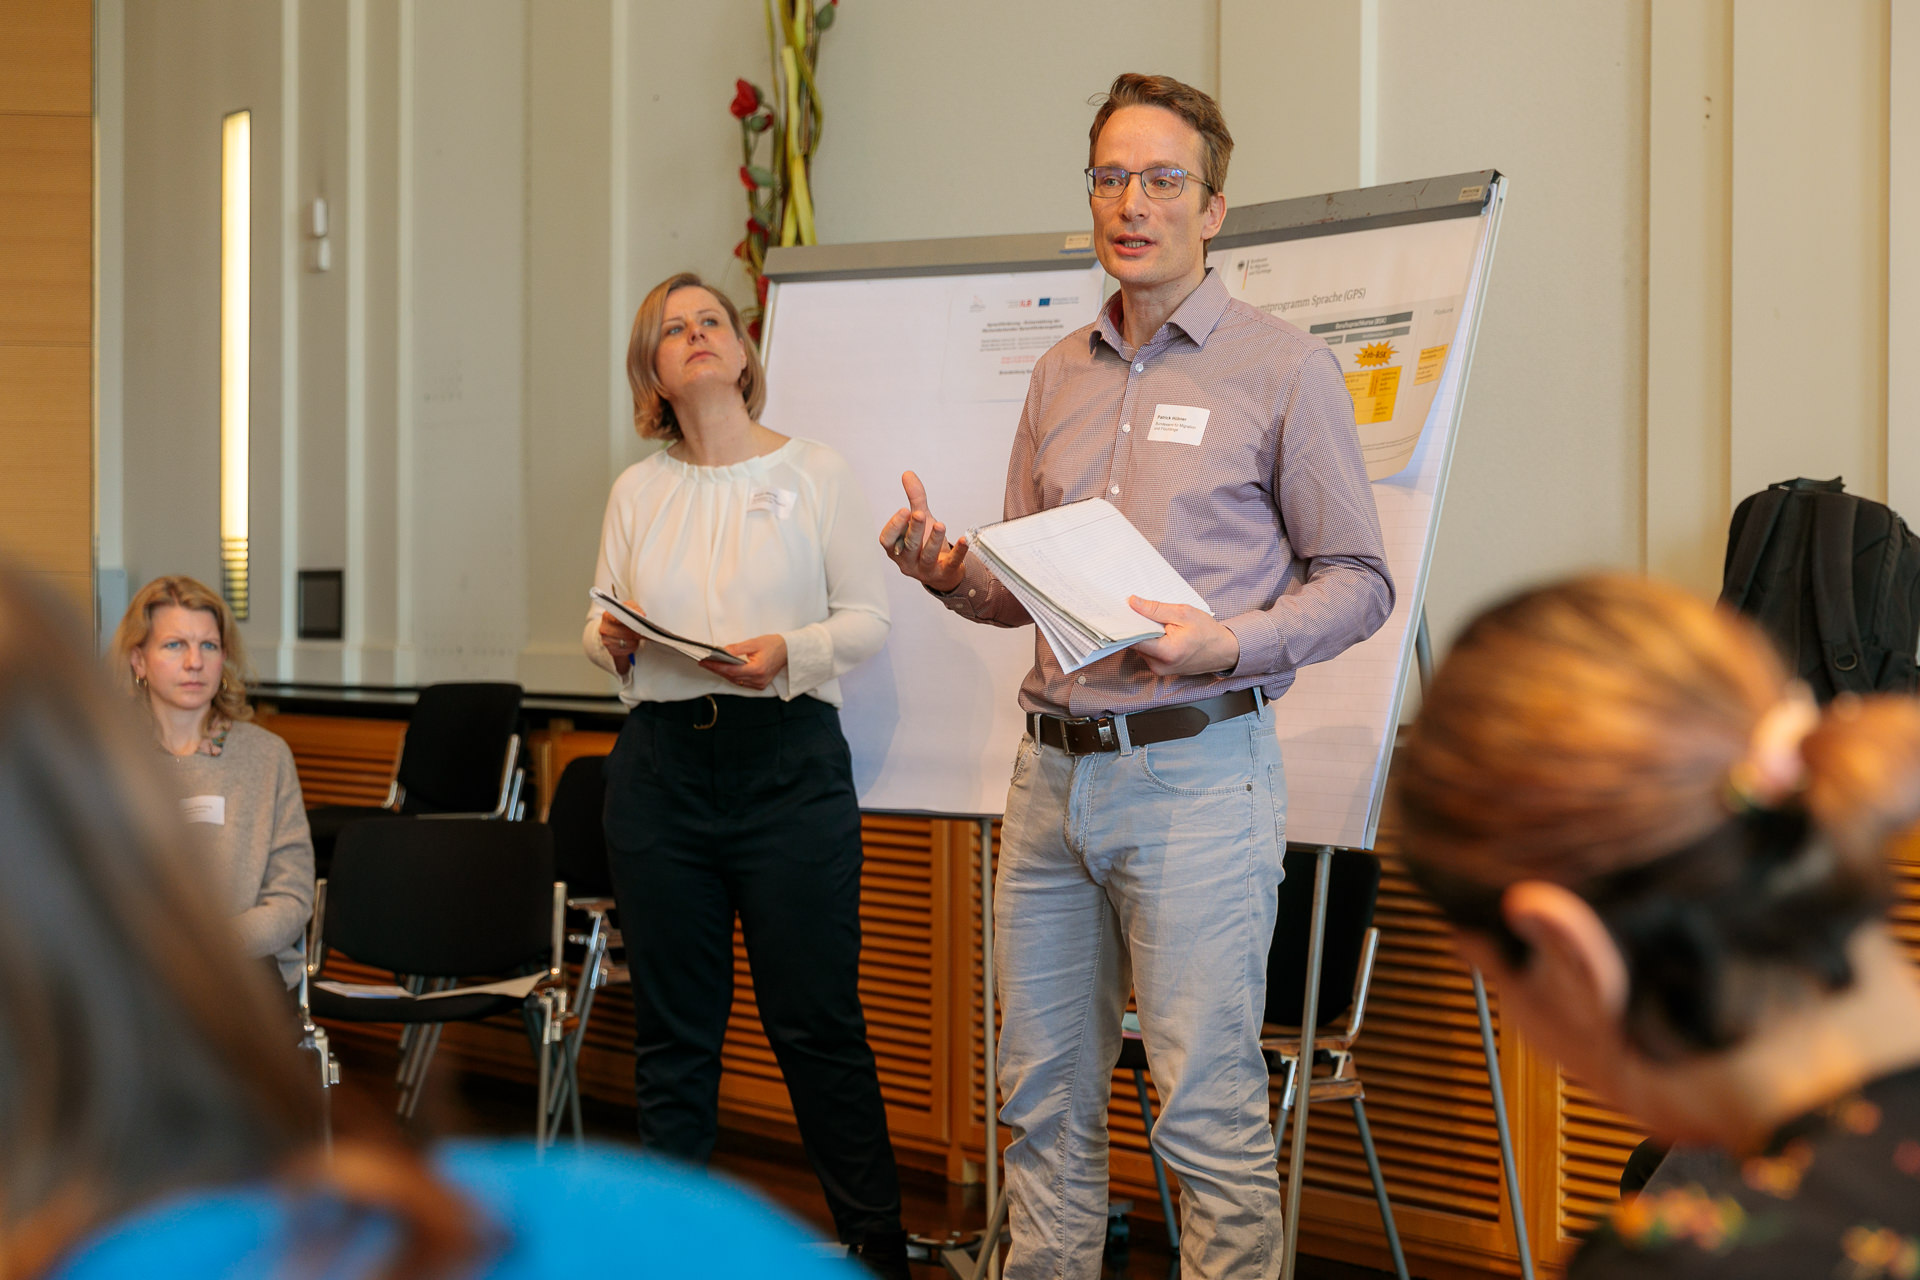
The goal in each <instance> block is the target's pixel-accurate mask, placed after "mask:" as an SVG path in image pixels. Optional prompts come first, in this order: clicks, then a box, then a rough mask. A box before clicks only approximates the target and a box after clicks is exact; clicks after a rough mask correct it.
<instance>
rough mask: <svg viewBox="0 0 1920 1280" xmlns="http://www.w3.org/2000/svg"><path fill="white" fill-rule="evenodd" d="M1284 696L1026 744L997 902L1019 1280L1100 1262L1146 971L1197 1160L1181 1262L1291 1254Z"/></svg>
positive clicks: (1171, 1117)
mask: <svg viewBox="0 0 1920 1280" xmlns="http://www.w3.org/2000/svg"><path fill="white" fill-rule="evenodd" d="M1272 716H1273V710H1272V708H1271V707H1268V708H1265V709H1263V710H1262V711H1261V712H1260V713H1259V714H1258V715H1247V716H1242V717H1240V718H1238V719H1235V720H1227V721H1223V722H1221V723H1219V724H1215V725H1211V726H1209V727H1208V728H1207V729H1206V730H1205V731H1204V732H1202V733H1201V734H1200V735H1199V736H1198V737H1194V738H1188V739H1185V740H1183V741H1179V742H1164V743H1153V744H1150V745H1147V746H1143V747H1134V748H1132V749H1130V750H1128V751H1125V752H1122V753H1105V754H1100V755H1089V756H1077V757H1076V756H1069V755H1067V754H1066V753H1065V752H1063V751H1059V750H1057V749H1055V748H1053V747H1039V746H1036V745H1035V744H1034V742H1033V740H1032V739H1031V738H1027V739H1025V740H1023V741H1022V742H1021V744H1020V753H1019V756H1018V757H1017V758H1016V760H1015V763H1014V771H1013V783H1012V786H1011V788H1010V789H1009V791H1008V795H1007V811H1006V821H1005V824H1004V826H1003V828H1002V836H1001V847H1000V868H999V873H998V877H997V879H996V882H995V889H994V909H993V919H994V931H995V932H994V952H993V955H994V965H995V969H996V975H997V979H996V985H997V987H998V992H999V998H1000V1007H1001V1010H1002V1015H1003V1019H1004V1021H1003V1026H1002V1031H1001V1040H1000V1055H999V1071H1000V1083H1001V1087H1002V1089H1003V1090H1004V1091H1005V1092H1004V1097H1005V1099H1006V1101H1005V1103H1004V1104H1003V1105H1002V1106H1001V1108H1000V1118H1001V1119H1002V1120H1003V1121H1004V1122H1005V1123H1006V1124H1007V1125H1008V1126H1009V1127H1010V1128H1011V1130H1012V1133H1013V1140H1012V1144H1011V1145H1010V1146H1009V1147H1008V1148H1007V1153H1006V1164H1007V1193H1008V1212H1009V1214H1010V1224H1011V1235H1012V1252H1011V1253H1010V1254H1009V1255H1008V1258H1007V1266H1006V1276H1007V1280H1040V1278H1042V1277H1046V1278H1047V1280H1056V1278H1057V1280H1065V1278H1067V1277H1086V1280H1095V1278H1096V1277H1098V1276H1099V1274H1100V1257H1101V1250H1102V1246H1103V1244H1104V1242H1105V1237H1106V1220H1107V1215H1106V1206H1107V1176H1108V1175H1107V1097H1108V1093H1109V1092H1110V1089H1111V1085H1112V1079H1113V1065H1114V1061H1115V1059H1116V1058H1117V1057H1118V1056H1119V1053H1120V1019H1121V1015H1122V1013H1123V1012H1124V1011H1125V1007H1126V1001H1127V992H1128V990H1129V988H1131V989H1132V990H1133V991H1134V992H1135V993H1136V994H1137V996H1138V1004H1139V1013H1140V1029H1141V1032H1142V1035H1143V1038H1144V1040H1145V1042H1146V1050H1147V1058H1148V1060H1149V1062H1150V1064H1151V1070H1152V1074H1153V1081H1154V1084H1155V1086H1156V1087H1157V1088H1158V1090H1159V1093H1160V1111H1159V1114H1158V1116H1157V1118H1156V1120H1155V1122H1154V1127H1153V1145H1154V1148H1155V1149H1156V1150H1157V1151H1159V1153H1160V1156H1161V1158H1162V1159H1163V1160H1165V1161H1166V1163H1167V1167H1168V1168H1169V1169H1171V1170H1172V1171H1173V1172H1174V1174H1175V1175H1177V1176H1178V1177H1179V1179H1180V1187H1181V1196H1180V1232H1181V1242H1180V1246H1181V1247H1180V1258H1181V1275H1182V1276H1183V1277H1185V1280H1216V1278H1218V1277H1228V1276H1231V1277H1234V1278H1235V1280H1242V1278H1246V1280H1265V1278H1267V1277H1271V1276H1274V1275H1276V1274H1278V1271H1279V1257H1280V1249H1279V1245H1280V1185H1279V1177H1278V1171H1277V1169H1276V1167H1275V1149H1274V1137H1273V1126H1272V1123H1271V1121H1270V1120H1269V1118H1268V1112H1267V1070H1266V1065H1265V1063H1264V1061H1263V1060H1262V1058H1261V1056H1260V1047H1259V1036H1260V1023H1261V1016H1262V1013H1263V1012H1264V1010H1265V1007H1266V986H1267V949H1268V947H1269V946H1270V945H1271V943H1272V941H1273V922H1274V912H1275V909H1276V893H1275V886H1276V885H1277V884H1279V882H1280V877H1281V866H1280V860H1281V855H1282V853H1283V851H1284V849H1285V840H1284V833H1285V827H1286V779H1285V775H1284V773H1283V771H1282V768H1281V763H1280V750H1279V746H1278V744H1277V743H1275V741H1274V737H1273V722H1272V719H1271V717H1272Z"/></svg>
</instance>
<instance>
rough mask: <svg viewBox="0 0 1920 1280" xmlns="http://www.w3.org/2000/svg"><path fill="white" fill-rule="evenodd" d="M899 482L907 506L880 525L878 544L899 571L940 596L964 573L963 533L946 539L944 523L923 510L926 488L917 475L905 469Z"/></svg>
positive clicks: (965, 553)
mask: <svg viewBox="0 0 1920 1280" xmlns="http://www.w3.org/2000/svg"><path fill="white" fill-rule="evenodd" d="M900 484H901V487H902V488H904V489H905V490H906V491H907V505H906V506H904V507H902V508H900V509H899V510H898V511H896V512H894V513H893V515H892V516H891V517H890V518H889V519H888V520H887V522H886V524H884V525H882V526H881V527H880V545H881V546H882V547H883V548H885V550H886V553H887V555H888V556H890V557H891V558H892V560H893V562H894V564H896V565H898V566H899V567H900V572H902V573H904V574H906V575H907V576H908V577H909V578H912V579H914V580H915V581H917V582H923V583H925V584H926V585H927V586H929V587H932V588H933V589H934V590H935V591H938V592H940V593H941V594H942V595H944V594H946V593H947V592H949V591H952V590H953V589H954V588H955V587H957V586H959V585H960V580H961V579H962V578H963V577H965V576H966V559H967V538H966V535H965V534H962V535H960V540H959V541H958V542H952V543H950V542H948V541H947V526H946V525H944V524H941V523H940V522H939V521H938V520H935V519H934V518H933V513H932V512H931V511H929V510H927V490H926V487H925V486H924V485H922V484H921V483H920V477H919V476H916V475H915V474H913V472H911V471H909V472H907V473H905V474H904V475H902V476H901V477H900Z"/></svg>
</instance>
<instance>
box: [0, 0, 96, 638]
mask: <svg viewBox="0 0 1920 1280" xmlns="http://www.w3.org/2000/svg"><path fill="white" fill-rule="evenodd" d="M92 343H93V5H92V3H91V0H0V551H4V553H5V554H6V555H7V556H8V558H10V559H13V560H16V561H18V562H19V563H21V564H23V565H24V566H25V567H26V568H27V569H29V570H31V571H33V572H34V573H36V574H37V575H38V576H40V577H41V578H42V579H43V580H44V581H46V582H48V583H50V584H51V585H53V586H54V587H56V588H57V589H58V590H59V591H60V592H61V593H62V594H63V595H66V596H67V597H68V598H69V599H70V600H71V601H72V602H73V603H74V604H75V605H77V606H78V607H79V609H80V610H81V616H82V617H83V618H87V619H91V618H92V615H93V353H92Z"/></svg>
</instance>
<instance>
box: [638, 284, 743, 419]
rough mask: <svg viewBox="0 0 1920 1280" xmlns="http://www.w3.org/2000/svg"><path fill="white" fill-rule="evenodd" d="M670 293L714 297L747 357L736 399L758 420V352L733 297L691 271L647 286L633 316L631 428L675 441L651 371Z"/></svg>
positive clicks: (656, 378)
mask: <svg viewBox="0 0 1920 1280" xmlns="http://www.w3.org/2000/svg"><path fill="white" fill-rule="evenodd" d="M675 289H705V290H706V291H707V292H708V293H710V294H712V295H713V296H714V298H715V299H717V300H718V301H719V303H720V305H721V307H722V308H724V309H725V311H726V313H727V319H728V321H730V322H731V323H732V325H733V336H734V337H736V338H738V339H740V345H741V346H742V347H743V348H745V350H746V353H747V367H746V368H745V369H742V370H741V371H740V398H741V399H742V400H744V401H745V402H746V406H747V416H748V417H749V418H753V419H756V420H757V419H758V418H759V417H760V411H761V410H762V409H764V408H766V407H767V372H766V370H765V369H764V368H763V367H762V366H761V364H760V350H759V347H758V346H757V345H756V344H755V343H754V341H753V339H752V338H750V337H748V336H747V326H746V325H745V323H743V322H742V321H741V319H740V311H739V309H738V308H737V307H735V306H734V305H733V299H731V298H729V297H727V295H726V294H724V293H722V292H720V290H718V289H716V288H714V287H713V286H712V285H710V284H708V283H707V282H706V281H704V280H702V279H701V278H700V277H699V276H698V275H696V274H694V273H693V272H691V271H682V272H680V273H678V274H677V275H671V276H668V277H667V278H666V279H665V280H662V281H661V282H660V283H659V284H657V285H655V286H653V290H652V292H650V293H648V294H647V297H646V301H644V302H642V303H641V304H640V310H639V311H638V312H636V313H635V314H634V317H633V337H632V338H630V339H628V341H627V382H628V383H629V384H630V385H631V386H632V387H633V428H634V430H636V431H638V432H639V433H640V434H641V435H642V436H644V437H646V438H647V439H650V440H678V439H679V438H680V424H679V423H678V422H677V421H675V420H674V416H673V406H672V405H671V404H668V403H667V398H666V397H665V396H664V395H662V394H660V377H659V375H658V374H657V373H656V372H655V371H654V367H653V357H654V354H655V353H656V352H657V351H659V349H660V325H661V323H662V322H663V321H664V320H665V318H666V314H667V296H668V295H669V294H671V293H672V292H673V291H674V290H675Z"/></svg>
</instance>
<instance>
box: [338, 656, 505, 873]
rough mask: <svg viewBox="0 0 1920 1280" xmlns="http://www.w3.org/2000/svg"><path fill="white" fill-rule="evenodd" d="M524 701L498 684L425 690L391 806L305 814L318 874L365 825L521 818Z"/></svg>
mask: <svg viewBox="0 0 1920 1280" xmlns="http://www.w3.org/2000/svg"><path fill="white" fill-rule="evenodd" d="M520 696H521V689H520V686H519V685H517V684H506V683H498V682H485V683H472V684H430V685H428V686H427V687H426V688H424V689H422V690H420V696H419V698H418V700H417V701H416V702H415V703H414V704H413V712H412V714H411V715H409V716H408V717H407V736H406V740H405V741H404V742H403V743H402V744H401V747H400V762H399V764H398V766H397V767H396V768H395V769H394V776H393V781H392V782H391V783H390V784H389V785H388V787H387V798H386V800H385V801H383V802H382V803H381V804H379V805H322V806H320V807H318V808H314V809H309V810H307V827H308V829H309V830H310V831H312V833H313V859H314V871H315V873H316V874H317V875H322V876H324V875H326V874H327V873H328V870H329V868H330V866H331V863H332V860H333V851H334V845H335V843H336V842H337V841H338V840H339V838H340V833H341V832H342V831H343V830H345V829H346V828H347V827H348V826H349V825H351V824H353V823H355V822H360V821H364V820H365V819H367V818H381V817H388V816H391V815H393V814H402V815H406V816H409V817H473V818H517V817H519V816H520V813H519V810H520V788H521V780H522V778H523V777H524V771H523V770H522V769H521V768H520V767H519V765H520V734H519V728H520Z"/></svg>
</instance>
